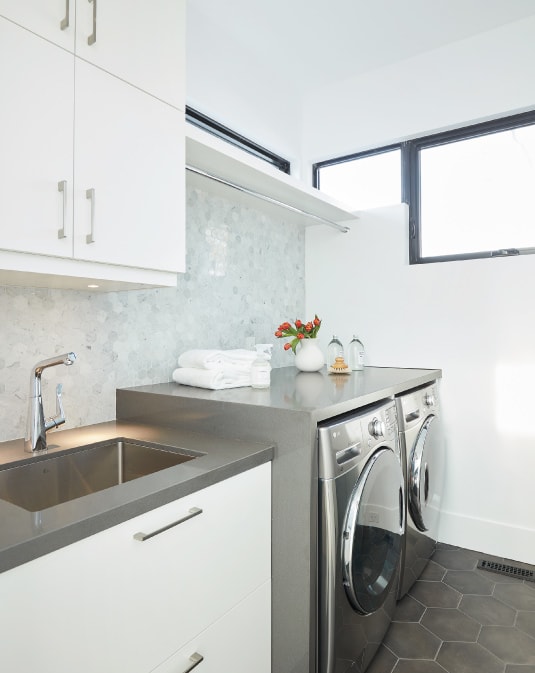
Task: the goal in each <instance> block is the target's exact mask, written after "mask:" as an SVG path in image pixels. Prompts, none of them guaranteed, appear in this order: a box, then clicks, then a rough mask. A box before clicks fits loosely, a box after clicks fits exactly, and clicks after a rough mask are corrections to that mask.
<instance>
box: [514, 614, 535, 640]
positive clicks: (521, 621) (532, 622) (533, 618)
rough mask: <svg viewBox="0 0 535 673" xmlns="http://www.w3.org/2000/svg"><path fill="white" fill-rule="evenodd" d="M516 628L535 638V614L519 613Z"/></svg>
mask: <svg viewBox="0 0 535 673" xmlns="http://www.w3.org/2000/svg"><path fill="white" fill-rule="evenodd" d="M515 626H516V628H517V629H520V630H521V631H524V633H527V634H528V636H531V637H532V638H535V612H519V613H518V616H517V618H516V623H515Z"/></svg>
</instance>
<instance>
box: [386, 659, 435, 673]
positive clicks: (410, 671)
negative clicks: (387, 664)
mask: <svg viewBox="0 0 535 673" xmlns="http://www.w3.org/2000/svg"><path fill="white" fill-rule="evenodd" d="M393 673H444V669H443V668H442V666H440V664H437V662H436V661H430V660H428V659H422V660H420V661H412V660H409V659H400V660H399V661H398V663H397V666H396V667H395V668H394V671H393Z"/></svg>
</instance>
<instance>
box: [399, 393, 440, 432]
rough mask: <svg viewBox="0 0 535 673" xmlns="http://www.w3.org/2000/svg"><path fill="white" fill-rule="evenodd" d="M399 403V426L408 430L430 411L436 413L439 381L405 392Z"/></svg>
mask: <svg viewBox="0 0 535 673" xmlns="http://www.w3.org/2000/svg"><path fill="white" fill-rule="evenodd" d="M398 403H399V419H398V421H399V428H400V430H402V431H403V430H407V429H408V428H411V427H413V426H414V425H415V424H418V423H421V422H422V420H423V419H424V418H425V417H426V416H428V415H429V414H430V413H436V412H437V411H438V407H439V400H438V383H437V382H436V381H435V382H434V383H431V384H430V385H427V386H424V387H422V388H417V389H416V390H411V391H410V392H407V393H403V394H401V395H400V396H399V397H398Z"/></svg>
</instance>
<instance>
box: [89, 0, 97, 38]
mask: <svg viewBox="0 0 535 673" xmlns="http://www.w3.org/2000/svg"><path fill="white" fill-rule="evenodd" d="M89 2H92V3H93V32H92V33H91V35H90V36H89V37H88V38H87V44H88V45H89V46H91V45H92V44H95V42H96V41H97V0H89Z"/></svg>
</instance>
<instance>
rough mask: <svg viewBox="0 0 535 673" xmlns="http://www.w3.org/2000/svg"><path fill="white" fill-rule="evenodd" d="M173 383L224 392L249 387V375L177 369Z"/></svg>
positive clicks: (231, 371)
mask: <svg viewBox="0 0 535 673" xmlns="http://www.w3.org/2000/svg"><path fill="white" fill-rule="evenodd" d="M173 381H176V382H177V383H180V384H182V385H183V386H195V387H196V388H210V389H211V390H224V389H225V388H242V387H244V386H250V385H251V374H250V373H246V374H243V373H237V372H236V371H235V370H227V369H197V368H195V367H179V368H178V369H175V371H174V372H173Z"/></svg>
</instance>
